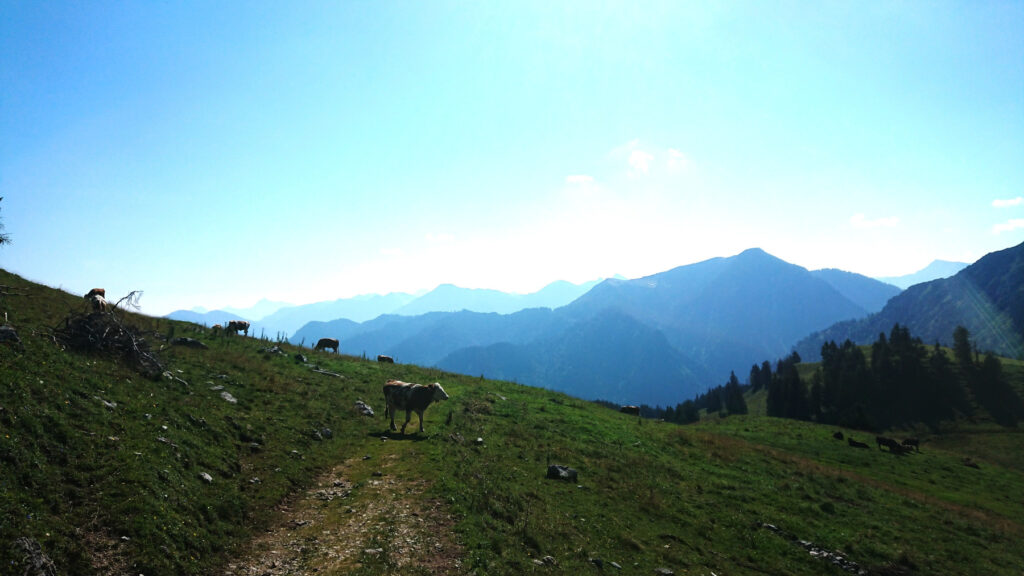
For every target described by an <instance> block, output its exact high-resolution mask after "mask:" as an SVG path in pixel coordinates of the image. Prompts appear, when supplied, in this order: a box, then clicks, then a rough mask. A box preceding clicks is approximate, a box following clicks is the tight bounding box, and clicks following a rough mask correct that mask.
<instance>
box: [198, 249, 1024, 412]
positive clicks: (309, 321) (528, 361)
mask: <svg viewBox="0 0 1024 576" xmlns="http://www.w3.org/2000/svg"><path fill="white" fill-rule="evenodd" d="M1022 246H1024V245H1021V246H1018V247H1015V248H1011V249H1007V250H1004V251H1001V252H995V253H992V254H989V255H988V256H986V257H985V258H982V259H981V260H979V261H978V262H976V263H975V264H973V265H971V266H967V267H963V268H961V269H960V271H959V273H956V274H955V276H953V277H951V278H946V279H938V280H932V281H928V282H924V283H920V284H916V285H913V286H911V287H910V288H909V289H907V290H905V291H901V290H900V289H899V288H898V287H897V286H895V285H893V284H889V283H886V282H881V281H879V280H877V279H871V278H867V277H865V276H861V275H859V274H853V273H850V272H844V271H841V270H835V269H825V270H816V271H808V270H807V269H805V268H802V267H800V266H796V265H794V264H790V263H787V262H785V261H783V260H781V259H779V258H776V257H774V256H772V255H770V254H768V253H766V252H764V251H763V250H760V249H757V248H754V249H750V250H746V251H744V252H742V253H740V254H737V255H735V256H731V257H724V258H712V259H710V260H705V261H703V262H698V263H695V264H690V265H686V266H680V267H678V268H674V269H672V270H668V271H665V272H661V273H659V274H654V275H651V276H647V277H644V278H638V279H633V280H626V279H622V278H614V279H608V280H605V281H602V282H600V283H596V282H594V283H588V284H582V285H573V284H569V283H564V282H556V283H554V284H551V285H549V286H547V287H545V288H544V289H543V290H541V291H539V292H537V293H534V294H530V295H513V294H505V293H501V292H498V291H494V290H470V289H464V288H459V287H456V286H452V285H449V284H445V285H441V286H438V287H437V288H436V289H435V290H433V291H431V292H429V293H427V294H423V295H421V296H418V297H417V296H413V295H409V294H400V293H396V294H388V295H384V296H379V295H372V296H360V297H357V298H349V299H341V300H336V301H333V302H320V303H316V304H309V305H305V306H291V307H283V308H280V309H279V310H277V311H276V312H273V313H271V314H269V315H268V316H267V317H265V318H263V319H262V320H260V321H258V322H256V323H254V327H255V328H257V334H258V333H260V332H259V331H258V330H259V328H260V326H261V325H262V326H263V327H264V328H263V329H264V331H265V332H266V333H267V334H268V335H275V334H281V333H291V331H292V330H294V334H293V336H292V337H291V338H290V340H291V341H292V342H293V343H296V344H298V343H304V344H305V345H306V346H311V345H312V344H313V343H315V342H316V340H317V339H319V338H321V337H331V338H338V339H339V340H340V342H341V350H342V352H344V353H348V354H354V355H360V354H365V355H366V356H368V357H374V356H376V355H377V354H387V355H390V356H392V357H394V358H395V359H396V361H398V362H401V363H412V364H419V365H424V366H437V367H439V368H442V369H445V370H450V371H454V372H460V373H465V374H471V375H485V376H487V377H490V378H500V379H505V380H512V381H518V382H521V383H525V384H530V385H535V386H542V387H547V388H551V389H556V390H560V391H564V392H567V393H570V394H573V395H575V396H578V397H581V398H588V399H604V400H610V401H613V402H621V403H629V404H641V403H643V404H650V405H673V404H676V403H678V402H681V401H683V400H685V399H688V398H692V397H693V396H695V395H696V394H698V393H700V392H703V391H705V390H707V389H708V388H710V387H713V386H716V385H719V384H722V383H724V382H725V381H726V379H727V378H728V375H729V372H730V371H735V372H736V374H737V376H738V377H739V378H740V379H741V380H745V379H746V376H747V373H748V371H749V370H750V367H751V366H752V365H753V364H754V363H758V364H759V363H761V362H763V361H764V360H769V361H774V360H775V359H777V358H781V357H783V356H786V355H788V354H789V353H790V352H791V351H792V350H794V349H796V350H797V351H798V352H799V353H800V354H801V356H802V357H804V358H805V359H809V360H810V359H815V358H816V357H817V355H818V354H819V352H820V348H821V343H822V342H824V341H826V340H836V341H837V342H841V341H843V340H845V339H846V338H850V339H852V340H854V341H855V342H861V343H869V342H872V341H874V339H876V338H877V336H878V334H879V333H880V332H888V331H889V330H890V329H891V328H892V325H893V324H895V323H897V322H898V323H900V324H903V325H906V326H908V327H909V328H910V329H911V332H912V334H914V335H915V336H919V337H921V338H922V339H924V340H925V341H926V342H929V343H931V342H934V341H940V342H943V343H948V342H949V341H950V339H951V336H952V332H953V328H955V327H956V326H957V325H964V326H966V327H967V328H968V329H969V330H970V331H971V333H972V336H973V340H974V341H975V342H976V343H977V345H978V346H979V347H980V348H982V349H983V350H986V349H991V350H994V351H997V352H999V353H1001V354H1004V355H1008V356H1015V357H1022V356H1024V344H1022V341H1024V336H1022V334H1024V292H1022V291H1024V263H1022V258H1024V256H1022V254H1021V253H1022V252H1024V247H1022ZM957 266H961V265H960V264H957V263H949V262H941V261H937V262H936V263H935V264H933V265H932V266H929V268H927V269H925V270H924V271H921V272H918V273H916V274H915V275H911V276H910V277H916V278H921V277H925V276H927V275H941V274H944V273H946V272H948V271H949V270H951V269H953V268H956V267H957ZM922 275H924V276H922ZM901 278H904V279H906V278H909V277H901ZM888 280H890V281H893V280H895V279H892V278H890V279H888ZM182 314H184V313H182ZM191 314H196V313H191ZM214 314H219V315H220V316H218V317H217V319H216V321H217V322H223V321H225V320H226V319H229V318H230V316H228V315H227V314H228V313H227V312H210V313H207V314H206V315H205V317H206V318H212V316H211V315H214ZM200 317H202V316H200ZM332 318H333V319H332ZM185 319H191V318H185ZM193 321H196V320H193ZM208 323H209V321H208ZM809 335H810V336H809Z"/></svg>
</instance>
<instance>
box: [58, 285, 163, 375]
mask: <svg viewBox="0 0 1024 576" xmlns="http://www.w3.org/2000/svg"><path fill="white" fill-rule="evenodd" d="M141 294H142V292H141V291H133V292H131V293H130V294H128V296H125V297H124V298H122V299H121V300H118V302H117V304H116V305H115V306H114V307H113V308H112V309H111V310H110V311H109V312H104V311H91V312H77V313H76V312H70V313H69V314H68V316H67V317H66V318H64V321H63V325H61V326H58V327H56V328H54V329H53V335H54V337H55V339H56V340H59V341H60V342H61V344H63V345H64V346H65V347H67V348H71V349H73V350H79V351H83V352H90V353H95V354H99V355H102V356H107V357H111V358H117V359H120V360H124V361H127V362H128V363H130V364H132V365H133V366H134V367H135V368H136V369H137V370H139V371H140V372H141V373H142V374H143V375H145V376H146V377H148V378H154V379H155V378H158V377H159V376H160V375H161V374H163V372H164V367H163V364H162V363H161V362H160V361H159V360H158V359H157V358H156V356H155V355H154V354H153V353H152V352H151V350H150V347H149V343H148V342H147V341H146V339H145V338H144V337H143V334H142V332H141V331H140V330H139V329H138V328H137V327H135V326H132V325H130V324H128V323H127V322H126V321H125V318H124V317H123V315H122V314H119V313H117V312H118V311H119V310H121V309H123V308H121V307H122V305H125V306H131V307H138V299H139V296H140V295H141Z"/></svg>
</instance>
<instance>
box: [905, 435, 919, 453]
mask: <svg viewBox="0 0 1024 576" xmlns="http://www.w3.org/2000/svg"><path fill="white" fill-rule="evenodd" d="M920 444H921V442H920V440H918V439H917V438H904V439H903V447H904V448H906V449H908V450H909V449H910V447H911V446H913V448H914V452H920V451H921V448H920Z"/></svg>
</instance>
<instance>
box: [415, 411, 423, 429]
mask: <svg viewBox="0 0 1024 576" xmlns="http://www.w3.org/2000/svg"><path fill="white" fill-rule="evenodd" d="M416 415H417V416H419V417H420V432H423V412H421V411H419V410H417V411H416Z"/></svg>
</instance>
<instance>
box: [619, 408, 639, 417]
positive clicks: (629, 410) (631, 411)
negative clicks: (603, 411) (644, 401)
mask: <svg viewBox="0 0 1024 576" xmlns="http://www.w3.org/2000/svg"><path fill="white" fill-rule="evenodd" d="M619 412H622V413H623V414H633V415H635V416H639V415H640V407H639V406H623V407H621V408H619Z"/></svg>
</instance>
